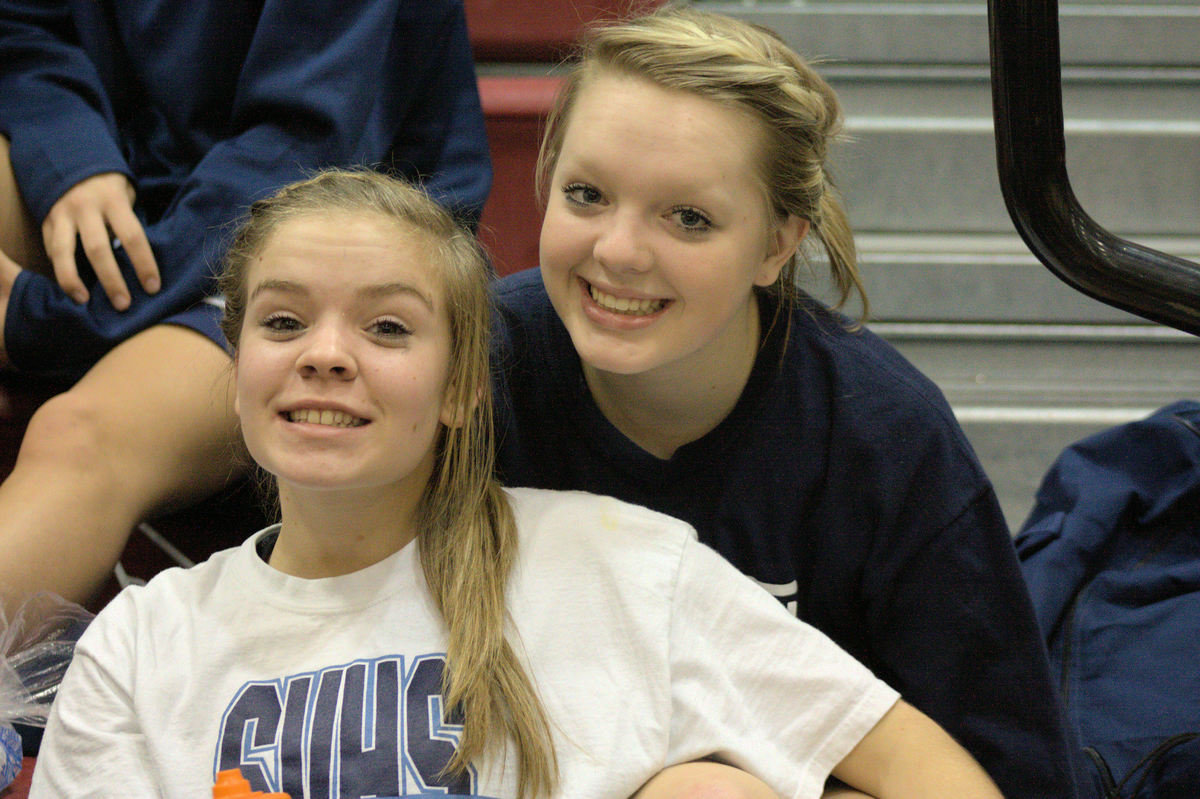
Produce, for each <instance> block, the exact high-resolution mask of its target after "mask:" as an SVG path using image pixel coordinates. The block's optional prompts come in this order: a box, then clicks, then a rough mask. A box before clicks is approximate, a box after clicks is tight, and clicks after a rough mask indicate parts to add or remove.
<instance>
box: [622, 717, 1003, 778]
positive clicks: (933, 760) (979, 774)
mask: <svg viewBox="0 0 1200 799" xmlns="http://www.w3.org/2000/svg"><path fill="white" fill-rule="evenodd" d="M833 774H834V776H836V777H837V778H838V779H840V780H843V781H844V782H845V783H847V785H848V786H855V787H847V786H829V787H827V788H826V789H825V792H824V794H822V799H871V797H875V798H876V799H922V797H928V798H929V799H943V797H955V799H1002V797H1001V794H1000V791H999V789H997V788H996V785H995V783H993V782H992V780H991V779H990V778H989V777H988V776H987V774H986V773H985V772H984V770H983V769H982V768H981V767H980V766H979V764H978V763H976V762H975V761H974V760H973V759H972V758H971V756H970V755H969V754H968V753H967V751H966V750H965V749H963V748H962V747H961V746H959V745H958V744H957V743H955V741H954V739H952V738H951V737H950V736H949V735H948V734H947V733H946V732H945V731H944V730H942V728H941V727H939V726H938V725H937V724H935V723H934V722H933V721H932V720H931V719H930V718H929V717H928V716H926V715H925V714H924V713H921V712H920V711H919V710H917V709H916V708H914V707H913V706H912V705H909V704H908V703H907V702H904V701H899V702H897V703H896V704H895V706H893V707H892V709H891V710H889V711H888V712H887V713H886V714H885V715H884V716H883V718H881V719H880V720H879V723H878V724H876V725H875V727H874V728H872V730H871V731H870V732H869V733H867V735H866V736H865V737H864V738H863V739H862V740H861V741H860V742H859V743H858V745H857V746H856V747H854V749H852V750H851V751H850V753H849V754H848V755H846V757H845V758H844V759H843V760H842V762H841V763H839V764H838V765H837V766H836V767H835V768H834V769H833ZM689 797H697V798H699V797H729V798H730V799H776V793H775V792H774V791H773V790H772V789H771V788H770V787H769V786H768V785H766V784H765V783H764V782H762V781H761V780H759V779H758V778H757V777H754V776H752V775H750V774H748V773H747V772H745V771H742V770H740V769H736V768H733V767H732V766H726V765H724V764H721V763H714V762H707V761H705V762H696V763H684V764H681V765H678V766H672V767H671V768H667V769H664V770H663V771H661V772H660V773H659V774H657V775H656V776H655V777H654V778H653V779H651V780H650V781H649V782H647V783H646V784H645V785H644V786H642V788H641V789H640V790H638V792H637V793H636V794H634V796H633V797H632V799H686V798H689Z"/></svg>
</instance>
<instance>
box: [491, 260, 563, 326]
mask: <svg viewBox="0 0 1200 799" xmlns="http://www.w3.org/2000/svg"><path fill="white" fill-rule="evenodd" d="M492 299H493V301H494V304H496V307H497V311H498V312H499V314H500V316H502V318H504V319H512V320H533V319H540V318H544V314H545V313H546V312H550V313H553V312H554V308H553V306H551V304H550V296H548V295H547V294H546V287H545V284H544V283H542V282H541V270H539V269H536V268H535V269H523V270H521V271H520V272H514V274H511V275H509V276H506V277H502V278H500V280H498V281H494V282H493V283H492Z"/></svg>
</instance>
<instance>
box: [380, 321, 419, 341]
mask: <svg viewBox="0 0 1200 799" xmlns="http://www.w3.org/2000/svg"><path fill="white" fill-rule="evenodd" d="M369 329H370V331H371V332H372V333H373V334H375V335H376V336H379V337H380V338H389V339H397V338H403V337H404V336H407V335H408V334H409V333H411V332H412V331H411V330H409V329H408V327H406V326H405V325H404V324H403V323H401V322H397V321H396V320H394V319H380V320H378V321H375V322H372V323H371V326H370V328H369Z"/></svg>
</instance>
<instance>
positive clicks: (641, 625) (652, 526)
mask: <svg viewBox="0 0 1200 799" xmlns="http://www.w3.org/2000/svg"><path fill="white" fill-rule="evenodd" d="M508 494H509V496H510V498H511V500H512V503H513V510H514V512H515V514H516V518H517V523H518V527H519V530H520V536H521V546H520V555H519V558H518V561H517V564H516V566H515V567H514V571H513V574H512V577H511V581H510V584H509V593H508V600H509V610H510V614H511V618H512V624H513V630H514V631H513V632H510V634H509V635H510V638H509V640H510V642H511V643H512V645H513V647H514V649H515V650H516V651H517V653H518V656H520V657H521V658H522V661H523V662H524V664H525V665H526V668H527V669H528V673H529V674H530V676H531V678H532V679H533V681H534V685H535V686H536V689H537V691H538V695H539V696H540V698H541V701H542V703H543V706H544V708H545V710H546V712H547V714H548V717H549V719H550V722H551V725H552V728H553V735H554V744H555V747H556V753H557V756H558V762H559V769H560V772H559V773H560V789H559V792H558V796H562V797H580V799H602V798H603V797H615V798H619V799H625V797H628V796H629V795H630V794H632V793H633V792H634V791H635V790H637V788H638V787H639V786H641V785H642V784H643V783H644V782H645V781H646V780H647V779H649V778H650V777H651V776H653V775H654V774H656V773H657V772H658V771H660V770H661V769H663V768H664V767H666V766H668V765H672V764H675V763H681V762H685V761H689V760H695V759H697V758H700V757H704V756H715V757H716V758H718V759H720V760H722V761H724V762H728V763H731V764H733V765H736V766H739V767H741V768H743V769H745V770H747V771H749V772H751V773H753V774H755V775H757V776H758V777H760V778H761V779H763V780H765V781H766V782H767V783H768V784H769V785H771V786H772V787H773V788H774V789H775V790H776V791H777V792H778V793H779V794H780V795H782V796H794V797H817V796H819V795H820V793H821V791H822V786H823V784H824V782H825V779H826V777H827V775H828V774H829V771H830V769H831V768H832V767H833V766H834V765H836V764H837V763H838V762H839V761H840V760H841V759H842V758H843V757H844V756H845V755H846V753H847V752H849V751H850V749H851V748H853V747H854V745H855V744H857V743H858V741H859V740H860V739H861V738H862V737H863V735H865V734H866V733H867V731H869V730H870V729H871V727H873V726H874V725H875V723H876V722H877V721H878V720H879V718H880V717H881V716H882V715H883V714H884V713H885V712H886V711H887V710H888V709H889V708H890V707H891V706H892V705H893V703H894V702H895V701H896V699H897V695H896V693H895V692H894V691H893V690H892V689H890V688H889V687H887V686H886V685H885V684H883V683H882V682H880V681H879V680H877V679H875V678H874V677H873V676H872V675H871V674H870V673H869V672H868V671H867V670H866V669H865V668H864V667H863V666H861V665H860V664H858V663H857V662H856V661H854V660H853V659H851V658H850V657H849V656H848V655H846V654H845V653H843V652H842V651H841V650H840V649H838V648H837V647H836V646H835V645H834V644H833V643H832V642H831V641H829V640H828V639H827V638H825V637H824V636H823V635H822V634H821V633H819V632H817V631H816V630H814V629H813V628H811V627H808V626H806V625H804V624H803V623H802V622H799V621H798V620H796V619H795V618H794V617H792V616H791V615H789V614H788V613H787V612H786V611H785V610H784V609H783V607H782V606H780V605H779V604H778V602H777V601H776V600H775V599H773V598H772V597H771V596H769V595H768V594H767V593H766V592H764V591H763V590H762V589H761V588H759V587H758V586H756V585H755V584H754V583H752V582H751V581H750V580H749V579H747V578H746V577H744V576H742V575H741V574H740V573H738V572H737V571H736V570H735V569H734V568H733V567H732V566H731V565H729V564H728V563H727V562H726V561H724V560H723V559H722V558H721V557H720V556H719V555H717V554H716V553H714V552H713V551H711V550H709V549H707V548H706V547H704V546H703V545H701V544H699V543H698V542H697V541H696V540H695V535H694V533H693V531H692V530H691V528H690V527H688V526H687V525H686V524H684V523H682V522H679V521H676V520H674V519H671V518H669V517H667V516H663V515H661V514H658V513H656V512H653V511H650V510H647V509H645V508H639V507H636V506H633V505H628V504H625V503H622V502H619V501H617V500H613V499H609V498H606V497H598V496H594V495H590V494H584V493H574V492H573V493H562V492H549V491H538V490H532V489H512V490H509V492H508ZM269 532H271V530H270V529H269V530H266V531H262V532H260V533H258V534H256V535H255V536H253V537H252V538H251V539H249V540H248V541H247V542H246V543H244V544H243V545H242V546H240V547H238V548H236V549H230V550H225V551H223V552H219V553H217V554H216V555H214V556H213V557H212V558H211V559H209V560H208V561H207V562H206V563H204V564H202V565H199V566H196V567H194V568H192V569H187V570H181V569H171V570H168V571H166V572H163V573H162V574H160V575H158V576H157V577H155V578H154V579H153V580H151V581H150V583H149V585H147V586H145V587H144V588H128V589H126V590H125V591H123V592H122V593H121V594H120V595H119V596H117V598H116V599H114V600H113V601H112V603H110V605H109V606H108V607H107V608H105V610H104V611H103V612H102V613H100V615H99V616H97V618H96V619H95V621H94V622H93V623H92V625H91V627H90V628H89V629H88V630H87V632H86V633H85V635H84V636H83V638H82V639H81V641H80V642H79V645H78V647H77V649H76V654H75V660H74V662H73V663H72V664H71V667H70V669H69V670H68V672H67V675H66V677H65V679H64V681H63V684H62V687H61V689H60V692H59V695H58V699H57V700H56V702H55V704H54V707H53V711H52V713H51V718H50V721H49V723H48V725H47V729H46V735H45V739H44V741H43V743H42V748H41V752H40V754H39V758H38V764H37V769H36V771H35V774H34V781H33V790H32V792H31V794H30V795H31V796H32V797H35V799H36V797H53V798H54V799H61V797H82V796H138V797H141V796H156V795H158V796H165V797H170V798H171V799H174V797H179V798H180V799H200V798H201V797H204V796H209V795H211V793H210V792H211V786H212V783H213V781H214V779H215V775H216V772H217V771H219V770H223V769H227V768H233V767H238V768H241V770H242V774H243V775H244V776H246V777H247V778H248V779H249V780H250V782H251V786H252V787H253V788H254V789H255V790H269V791H285V792H288V793H289V794H290V795H291V796H292V799H301V798H302V797H304V799H318V797H320V799H327V797H356V798H357V797H368V796H378V797H384V796H404V795H410V794H419V793H423V792H433V793H438V792H448V793H450V794H465V795H477V796H486V797H511V796H514V795H515V793H516V779H517V772H516V766H515V757H514V756H513V755H512V753H511V751H507V754H505V755H504V756H500V755H499V754H496V755H493V756H491V757H489V758H487V759H486V760H485V762H481V763H476V764H473V766H472V768H471V769H470V773H469V774H467V775H465V776H464V777H462V778H460V779H459V780H458V781H457V782H454V781H448V780H447V781H439V778H438V772H439V771H440V770H441V768H442V766H443V765H444V764H445V763H446V762H447V760H448V758H449V754H450V753H451V752H452V751H453V747H454V746H455V741H456V732H457V728H456V727H455V726H454V725H452V724H446V723H444V722H443V721H442V719H443V712H442V711H443V708H442V704H441V695H440V685H441V674H442V666H443V663H444V652H445V636H444V628H443V625H442V621H441V618H440V616H439V615H438V613H437V612H436V611H435V609H434V607H433V605H432V602H431V600H430V598H429V594H428V590H427V588H426V584H425V581H424V576H423V574H422V571H421V568H420V563H419V559H418V557H417V547H416V544H415V543H414V544H410V545H409V546H407V547H405V548H404V549H402V550H401V551H399V552H397V553H395V554H394V555H392V556H390V557H388V558H387V559H385V560H383V561H381V562H379V563H376V564H374V565H372V566H369V567H368V568H366V569H362V570H361V571H358V572H355V573H353V574H349V575H344V576H340V577H332V578H325V579H317V580H305V579H300V578H297V577H291V576H288V575H286V574H283V573H282V572H279V571H277V570H275V569H273V568H271V567H270V566H269V565H267V563H265V562H264V561H263V559H262V558H261V557H260V556H259V555H258V553H257V551H256V548H255V546H256V542H257V541H258V540H259V539H260V538H261V537H262V536H263V535H265V534H267V533H269ZM439 785H441V786H444V787H441V788H439V787H437V786H439Z"/></svg>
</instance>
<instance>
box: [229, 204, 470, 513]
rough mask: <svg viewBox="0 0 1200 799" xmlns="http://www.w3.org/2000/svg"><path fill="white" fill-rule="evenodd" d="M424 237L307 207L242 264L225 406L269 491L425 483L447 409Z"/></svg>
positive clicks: (443, 337)
mask: <svg viewBox="0 0 1200 799" xmlns="http://www.w3.org/2000/svg"><path fill="white" fill-rule="evenodd" d="M424 244H425V240H424V236H423V235H420V234H416V233H414V232H411V231H407V230H405V229H404V228H402V227H401V226H399V225H398V224H397V223H395V222H392V221H389V220H387V219H385V218H384V217H382V216H373V215H371V214H358V215H354V216H351V215H349V214H345V213H334V214H321V215H316V214H309V215H302V216H299V217H296V218H294V219H291V220H289V221H287V222H284V223H283V224H281V225H280V226H279V227H278V228H277V229H276V230H275V231H274V232H273V233H272V235H271V237H270V238H269V239H268V240H267V242H266V245H265V246H264V247H263V249H262V251H261V252H260V253H259V255H258V256H257V257H256V258H255V259H254V260H253V261H252V262H251V264H250V267H249V272H248V275H247V280H246V298H247V300H246V313H245V319H244V322H243V325H242V329H241V334H240V335H239V337H238V345H237V355H236V361H235V369H236V376H237V395H236V408H237V412H238V416H239V418H240V419H241V425H242V433H243V436H244V437H245V440H246V444H247V447H248V448H249V450H250V454H251V455H252V456H253V457H254V459H255V460H256V461H257V462H258V463H259V464H260V465H261V466H262V467H263V468H264V469H266V470H267V471H268V472H270V473H271V474H273V475H275V477H276V478H277V479H278V481H279V484H280V489H281V491H282V490H291V491H297V490H301V491H302V490H329V489H350V490H358V489H371V488H383V487H387V488H388V489H389V491H391V490H392V489H395V488H399V491H398V492H395V495H396V496H397V498H399V497H400V496H405V497H408V498H415V497H419V496H420V494H421V492H422V491H424V488H425V485H426V484H427V482H428V480H429V476H430V473H431V470H432V468H433V463H434V447H435V444H436V440H437V436H438V432H439V425H440V424H442V423H444V422H445V421H446V420H448V419H449V418H450V413H449V412H448V409H447V408H444V407H443V405H444V395H445V390H444V389H445V384H446V375H447V370H448V362H449V358H450V328H449V322H448V319H447V313H446V309H445V307H444V300H443V292H442V289H441V284H440V282H439V280H438V278H437V273H436V270H435V267H434V266H433V265H432V263H433V262H432V259H431V258H430V257H429V255H428V253H427V252H426V248H425V247H424V246H423V245H424Z"/></svg>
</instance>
